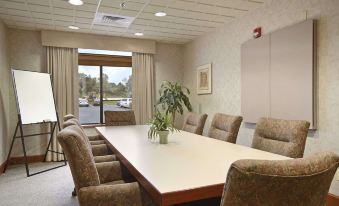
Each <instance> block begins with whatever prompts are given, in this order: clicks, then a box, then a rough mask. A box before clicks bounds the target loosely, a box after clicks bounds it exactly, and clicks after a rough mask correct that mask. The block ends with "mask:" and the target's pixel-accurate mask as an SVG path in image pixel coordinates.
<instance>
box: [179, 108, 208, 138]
mask: <svg viewBox="0 0 339 206" xmlns="http://www.w3.org/2000/svg"><path fill="white" fill-rule="evenodd" d="M206 119H207V114H197V113H193V112H189V113H187V115H186V118H185V120H184V124H183V126H182V130H184V131H186V132H191V133H194V134H198V135H202V132H203V130H204V126H205V122H206Z"/></svg>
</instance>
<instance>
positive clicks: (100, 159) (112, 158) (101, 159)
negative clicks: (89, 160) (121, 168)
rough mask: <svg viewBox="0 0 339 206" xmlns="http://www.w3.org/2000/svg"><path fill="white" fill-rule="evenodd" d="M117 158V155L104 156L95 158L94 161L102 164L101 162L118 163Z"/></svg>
mask: <svg viewBox="0 0 339 206" xmlns="http://www.w3.org/2000/svg"><path fill="white" fill-rule="evenodd" d="M116 160H117V158H116V156H115V155H103V156H95V157H94V161H95V163H100V162H112V161H116Z"/></svg>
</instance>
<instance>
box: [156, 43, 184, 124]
mask: <svg viewBox="0 0 339 206" xmlns="http://www.w3.org/2000/svg"><path fill="white" fill-rule="evenodd" d="M154 65H155V94H156V101H157V100H159V92H158V91H159V89H160V87H161V83H162V82H163V81H170V82H179V83H182V80H183V78H182V73H183V65H184V58H183V46H182V45H176V44H165V43H157V44H156V54H155V55H154ZM176 120H177V121H176V126H178V127H180V125H181V124H182V121H183V118H182V116H180V115H177V117H176Z"/></svg>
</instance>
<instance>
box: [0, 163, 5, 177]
mask: <svg viewBox="0 0 339 206" xmlns="http://www.w3.org/2000/svg"><path fill="white" fill-rule="evenodd" d="M5 165H6V161H5V162H4V163H2V164H1V165H0V175H1V174H2V173H4V169H5Z"/></svg>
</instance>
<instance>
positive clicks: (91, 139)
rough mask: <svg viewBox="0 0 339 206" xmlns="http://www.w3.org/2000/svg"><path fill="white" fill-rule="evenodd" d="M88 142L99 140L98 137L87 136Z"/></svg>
mask: <svg viewBox="0 0 339 206" xmlns="http://www.w3.org/2000/svg"><path fill="white" fill-rule="evenodd" d="M87 137H88V139H89V141H95V140H101V138H100V135H87Z"/></svg>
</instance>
